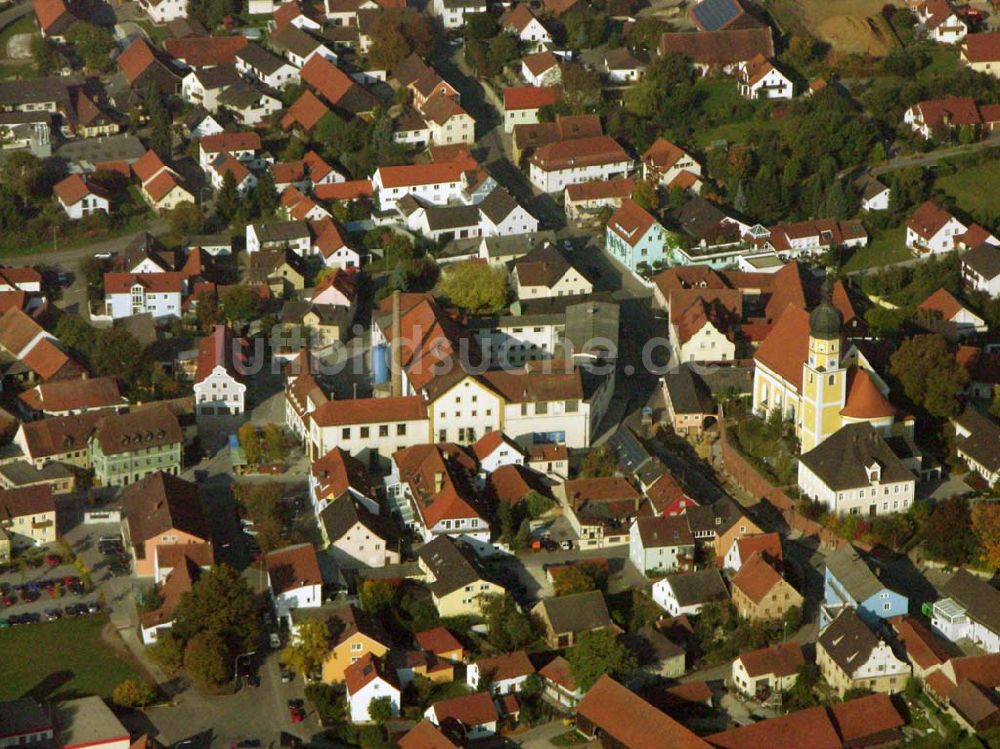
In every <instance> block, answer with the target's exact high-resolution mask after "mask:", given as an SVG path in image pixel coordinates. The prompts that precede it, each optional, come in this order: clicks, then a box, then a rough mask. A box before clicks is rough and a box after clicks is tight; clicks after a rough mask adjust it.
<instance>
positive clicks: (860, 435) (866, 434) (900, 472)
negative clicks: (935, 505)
mask: <svg viewBox="0 0 1000 749" xmlns="http://www.w3.org/2000/svg"><path fill="white" fill-rule="evenodd" d="M869 382H870V380H869ZM868 387H869V388H870V390H869V395H870V399H871V403H872V406H873V410H871V411H868V412H866V414H865V415H868V416H871V415H873V414H874V413H875V410H874V409H875V407H876V406H877V407H879V408H883V409H884V406H883V403H884V401H880V399H879V398H876V397H875V396H876V394H877V393H878V390H877V389H876V388H875V386H874V385H873V384H872V385H869V386H868ZM886 412H887V409H884V410H883V411H882V413H886ZM886 418H891V413H890V415H889V416H887V417H886ZM798 485H799V491H800V492H801V493H802V495H803V496H805V497H808V498H810V499H812V500H813V501H816V502H821V503H822V504H823V505H825V506H826V507H827V508H828V509H829V510H830V511H831V512H834V513H838V514H850V515H867V516H874V515H884V514H888V513H891V512H906V511H907V510H908V509H909V508H910V506H911V505H912V504H913V502H914V501H915V499H916V485H917V479H916V476H914V475H913V473H912V472H911V471H910V469H909V468H907V466H906V464H904V462H903V461H902V460H901V459H900V458H898V457H897V456H896V454H895V453H894V452H893V450H892V448H891V447H890V446H889V443H888V442H887V441H886V438H885V437H884V436H883V435H882V432H880V431H879V430H878V429H876V428H875V427H874V426H873V425H872V423H871V422H870V421H862V422H858V423H855V424H847V425H846V426H843V427H841V428H840V429H839V430H837V431H836V432H834V433H833V434H832V435H831V436H830V437H828V438H827V439H826V440H824V441H823V442H822V443H820V444H819V445H817V446H816V447H814V448H813V449H812V450H810V451H808V452H804V453H802V455H800V456H799V467H798Z"/></svg>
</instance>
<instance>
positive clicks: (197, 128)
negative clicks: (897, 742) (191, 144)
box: [181, 81, 225, 140]
mask: <svg viewBox="0 0 1000 749" xmlns="http://www.w3.org/2000/svg"><path fill="white" fill-rule="evenodd" d="M181 83H182V85H183V81H181ZM187 126H188V132H189V136H190V138H191V140H201V139H202V138H205V137H207V136H209V135H218V134H219V133H223V132H225V128H224V127H222V125H220V124H219V121H218V120H217V119H215V117H214V116H213V115H212V113H211V112H206V111H204V110H201V109H198V110H195V111H194V112H193V113H192V114H191V116H190V117H188V119H187Z"/></svg>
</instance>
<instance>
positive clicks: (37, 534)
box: [0, 484, 58, 549]
mask: <svg viewBox="0 0 1000 749" xmlns="http://www.w3.org/2000/svg"><path fill="white" fill-rule="evenodd" d="M0 531H3V532H5V533H6V535H7V536H8V539H9V540H8V543H9V544H10V546H11V548H12V549H13V548H15V547H17V546H30V545H34V546H41V545H42V544H51V543H54V542H55V540H56V538H57V536H58V534H57V532H56V503H55V501H54V500H53V499H52V487H51V486H50V485H48V484H37V485H35V486H26V487H22V488H20V489H6V490H4V491H0Z"/></svg>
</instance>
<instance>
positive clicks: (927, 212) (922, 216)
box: [906, 200, 953, 239]
mask: <svg viewBox="0 0 1000 749" xmlns="http://www.w3.org/2000/svg"><path fill="white" fill-rule="evenodd" d="M952 218H953V217H952V215H951V214H950V213H948V211H946V210H944V209H943V208H941V207H940V206H939V205H938V204H937V203H935V202H934V201H933V200H928V201H926V202H924V203H922V204H921V205H920V207H919V208H917V210H915V211H914V212H913V213H912V215H911V216H910V218H909V219H908V220H907V222H906V226H907V228H909V229H912V230H913V231H915V232H916V233H917V234H918V235H920V237H922V238H923V239H931V238H932V237H933V236H934V235H935V234H937V233H938V232H939V231H940V230H941V229H942V228H943V227H944V225H945V224H947V223H948V222H949V221H951V219H952Z"/></svg>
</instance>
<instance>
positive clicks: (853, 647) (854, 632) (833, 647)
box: [818, 608, 879, 675]
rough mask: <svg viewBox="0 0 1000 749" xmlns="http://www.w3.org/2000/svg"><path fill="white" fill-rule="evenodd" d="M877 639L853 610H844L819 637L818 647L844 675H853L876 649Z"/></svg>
mask: <svg viewBox="0 0 1000 749" xmlns="http://www.w3.org/2000/svg"><path fill="white" fill-rule="evenodd" d="M878 642H879V640H878V637H876V636H875V635H874V633H873V632H872V631H871V630H870V629H868V627H867V625H865V623H864V622H863V621H861V617H859V616H858V615H857V614H856V613H855V611H854V609H852V608H844V609H843V610H841V612H840V614H839V615H838V616H837V618H836V619H834V620H833V621H832V622H830V624H828V625H827V627H826V629H824V630H823V631H822V632H821V633H820V635H819V641H818V645H820V646H822V648H823V649H824V650H825V651H826V652H827V655H829V656H830V658H831V659H832V660H833V662H834V663H836V664H837V665H838V666H839V667H840V668H841V669H842V670H843V671H844V672H845V673H846V674H848V675H853V674H854V672H855V671H856V670H857V669H858V667H859V666H861V665H862V664H864V663H866V662H867V661H868V659H869V658H870V657H871V654H872V651H873V650H874V649H875V648H877V647H878Z"/></svg>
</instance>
